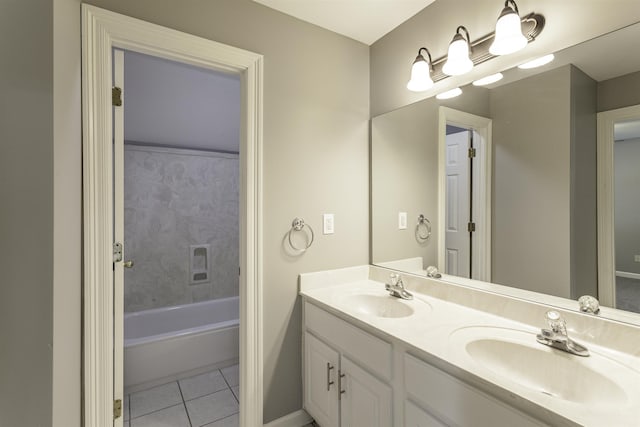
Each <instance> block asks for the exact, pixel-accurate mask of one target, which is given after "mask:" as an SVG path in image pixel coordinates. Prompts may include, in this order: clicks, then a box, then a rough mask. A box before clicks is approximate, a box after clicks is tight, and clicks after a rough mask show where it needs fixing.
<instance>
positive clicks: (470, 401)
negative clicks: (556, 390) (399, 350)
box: [404, 354, 546, 427]
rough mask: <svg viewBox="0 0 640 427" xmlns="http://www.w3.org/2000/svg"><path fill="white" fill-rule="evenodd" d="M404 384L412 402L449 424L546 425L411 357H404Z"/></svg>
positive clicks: (471, 426)
mask: <svg viewBox="0 0 640 427" xmlns="http://www.w3.org/2000/svg"><path fill="white" fill-rule="evenodd" d="M404 383H405V388H406V390H407V393H408V394H409V395H410V396H411V399H412V400H414V401H415V402H417V403H419V404H420V405H421V406H423V407H424V408H426V409H427V410H428V411H429V412H430V413H432V414H434V415H437V416H438V418H440V419H442V420H444V421H445V422H446V423H447V424H452V425H456V426H460V427H495V426H518V427H541V426H545V425H546V424H543V423H542V422H540V421H537V420H534V419H533V418H531V417H529V416H528V415H526V414H524V413H522V412H520V411H518V410H517V409H515V408H511V407H509V406H508V405H506V404H505V403H503V402H500V401H499V400H497V399H495V398H494V397H491V396H489V395H487V394H485V393H483V392H481V391H480V390H477V389H475V388H473V387H471V386H470V385H468V384H466V383H464V382H462V381H460V380H458V379H456V378H454V377H452V376H451V375H449V374H446V373H444V372H442V371H441V370H439V369H437V368H435V367H433V366H431V365H429V364H427V363H425V362H423V361H421V360H419V359H416V358H415V357H413V356H410V355H408V354H405V356H404Z"/></svg>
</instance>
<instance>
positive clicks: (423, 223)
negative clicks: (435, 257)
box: [416, 214, 431, 242]
mask: <svg viewBox="0 0 640 427" xmlns="http://www.w3.org/2000/svg"><path fill="white" fill-rule="evenodd" d="M429 237H431V222H430V221H429V220H428V219H427V218H425V216H424V215H422V214H420V215H419V216H418V223H417V224H416V239H418V241H419V242H426V241H427V240H429Z"/></svg>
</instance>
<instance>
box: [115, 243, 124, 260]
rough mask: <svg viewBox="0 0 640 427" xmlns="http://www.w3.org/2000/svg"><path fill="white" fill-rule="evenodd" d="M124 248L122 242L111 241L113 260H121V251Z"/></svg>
mask: <svg viewBox="0 0 640 427" xmlns="http://www.w3.org/2000/svg"><path fill="white" fill-rule="evenodd" d="M123 250H124V248H123V246H122V243H120V242H114V243H113V262H120V261H122V251H123Z"/></svg>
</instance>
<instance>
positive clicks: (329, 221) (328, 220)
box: [322, 214, 334, 234]
mask: <svg viewBox="0 0 640 427" xmlns="http://www.w3.org/2000/svg"><path fill="white" fill-rule="evenodd" d="M333 225H334V224H333V214H324V215H322V234H333V232H334V231H333Z"/></svg>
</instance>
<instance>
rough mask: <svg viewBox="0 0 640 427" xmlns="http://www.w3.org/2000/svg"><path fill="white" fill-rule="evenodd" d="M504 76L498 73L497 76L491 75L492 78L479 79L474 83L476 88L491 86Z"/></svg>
mask: <svg viewBox="0 0 640 427" xmlns="http://www.w3.org/2000/svg"><path fill="white" fill-rule="evenodd" d="M503 77H504V76H503V75H502V73H496V74H491V75H490V76H487V77H483V78H481V79H478V80H476V81H474V82H473V85H474V86H486V85H490V84H491V83H495V82H497V81H499V80H502V78H503Z"/></svg>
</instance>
